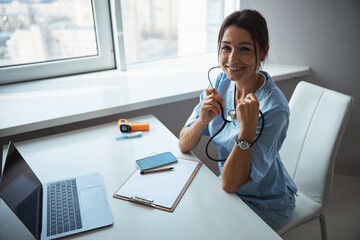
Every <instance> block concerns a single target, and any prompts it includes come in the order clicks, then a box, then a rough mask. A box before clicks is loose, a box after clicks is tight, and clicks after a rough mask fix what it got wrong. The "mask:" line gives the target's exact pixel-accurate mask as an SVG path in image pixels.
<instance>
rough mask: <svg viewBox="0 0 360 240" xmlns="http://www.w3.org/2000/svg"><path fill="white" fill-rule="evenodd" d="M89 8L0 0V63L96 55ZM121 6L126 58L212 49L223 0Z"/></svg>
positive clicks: (60, 1)
mask: <svg viewBox="0 0 360 240" xmlns="http://www.w3.org/2000/svg"><path fill="white" fill-rule="evenodd" d="M104 1H105V0H104ZM92 8H93V6H92V1H91V0H0V67H6V66H14V65H20V64H28V63H39V62H46V61H55V60H64V59H72V58H79V57H85V56H94V55H99V54H100V52H99V50H98V49H99V46H98V45H97V38H96V29H95V25H94V16H93V9H92ZM121 8H122V24H123V28H124V41H125V53H120V54H125V57H126V63H127V64H131V63H139V62H146V61H153V60H160V59H165V58H173V57H179V56H189V55H195V54H201V53H206V52H213V51H216V44H217V33H218V30H219V27H220V24H221V21H222V19H223V16H224V1H223V0H196V1H193V0H121ZM115 11H116V10H115ZM99 17H101V16H99ZM106 37H107V38H111V37H112V36H106Z"/></svg>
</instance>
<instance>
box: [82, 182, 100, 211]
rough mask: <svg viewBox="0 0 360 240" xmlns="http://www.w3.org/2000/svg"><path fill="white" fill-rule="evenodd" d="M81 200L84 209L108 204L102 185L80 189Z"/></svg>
mask: <svg viewBox="0 0 360 240" xmlns="http://www.w3.org/2000/svg"><path fill="white" fill-rule="evenodd" d="M80 202H81V203H80V204H81V207H82V210H83V211H86V210H91V209H97V208H102V207H104V206H106V200H105V195H104V190H103V188H102V186H96V187H92V188H86V189H82V190H80Z"/></svg>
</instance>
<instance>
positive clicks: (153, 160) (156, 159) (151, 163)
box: [136, 152, 178, 171]
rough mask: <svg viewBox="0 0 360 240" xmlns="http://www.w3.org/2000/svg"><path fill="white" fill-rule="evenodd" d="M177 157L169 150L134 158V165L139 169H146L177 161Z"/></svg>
mask: <svg viewBox="0 0 360 240" xmlns="http://www.w3.org/2000/svg"><path fill="white" fill-rule="evenodd" d="M177 161H178V160H177V158H176V157H175V156H174V155H173V154H172V153H171V152H165V153H160V154H157V155H153V156H149V157H146V158H141V159H138V160H136V165H137V167H138V168H139V169H140V171H146V170H150V169H154V168H158V167H161V166H165V165H168V164H171V163H175V162H177Z"/></svg>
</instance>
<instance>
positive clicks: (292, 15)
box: [241, 0, 360, 176]
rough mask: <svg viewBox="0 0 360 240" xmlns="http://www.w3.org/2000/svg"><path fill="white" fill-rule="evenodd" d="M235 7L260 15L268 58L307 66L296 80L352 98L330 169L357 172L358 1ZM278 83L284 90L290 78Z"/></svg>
mask: <svg viewBox="0 0 360 240" xmlns="http://www.w3.org/2000/svg"><path fill="white" fill-rule="evenodd" d="M241 8H242V9H244V8H250V9H256V10H258V11H259V12H260V13H262V14H263V16H264V17H265V18H266V20H267V23H268V28H269V33H270V52H269V58H268V62H270V63H279V64H294V65H307V66H310V67H311V73H310V75H309V76H308V77H307V78H306V79H298V80H306V81H309V82H312V83H315V84H318V85H321V86H324V87H326V88H329V89H333V90H336V91H339V92H342V93H344V94H347V95H351V96H353V97H354V98H355V103H354V107H353V109H352V113H351V116H350V119H349V122H348V126H347V129H346V130H345V133H344V136H343V140H342V143H341V145H340V149H339V152H338V157H337V160H336V165H335V172H338V173H344V174H351V175H357V176H360V161H359V160H360V127H359V123H360V104H359V99H360V74H359V72H358V71H359V70H360V69H359V68H360V46H359V44H360V1H358V0H343V1H336V0H317V1H312V0H292V1H286V0H271V1H268V0H241ZM278 85H279V87H280V88H281V89H282V90H283V91H284V93H285V95H287V96H290V95H291V93H292V91H293V87H295V85H296V82H295V81H294V80H293V81H289V82H287V83H285V82H284V83H279V84H278Z"/></svg>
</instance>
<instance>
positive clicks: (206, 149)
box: [205, 66, 265, 162]
mask: <svg viewBox="0 0 360 240" xmlns="http://www.w3.org/2000/svg"><path fill="white" fill-rule="evenodd" d="M215 68H220V66H215V67H212V68H210V69H209V71H208V79H209V83H210V86H211V87H212V88H214V87H213V85H212V83H211V80H210V71H211V70H213V69H215ZM219 105H220V108H221V118H222V119H223V121H224V123H223V125H222V126H221V127H220V129H219V130H218V131H217V132H216V133H215V134H214V135H213V136H212V137H210V139H209V140H208V142H207V143H206V147H205V153H206V156H207V157H208V158H209V159H210V160H212V161H215V162H224V161H226V158H225V159H215V158H213V157H211V156H210V154H209V152H208V147H209V144H210V142H211V141H212V140H213V139H214V138H215V137H216V136H217V135H218V134H219V133H220V132H221V131H222V130H223V129H224V128H225V126H226V124H228V123H230V122H232V121H229V120H227V119H226V118H225V116H224V108H223V106H222V105H221V104H220V103H219ZM259 113H260V115H261V120H262V123H261V128H260V132H259V134H258V135H257V136H256V138H255V140H254V141H253V142H252V145H253V144H254V143H255V142H256V141H257V140H258V139H259V137H260V135H261V133H262V132H263V130H264V126H265V117H264V114H263V113H262V111H261V110H260V109H259Z"/></svg>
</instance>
